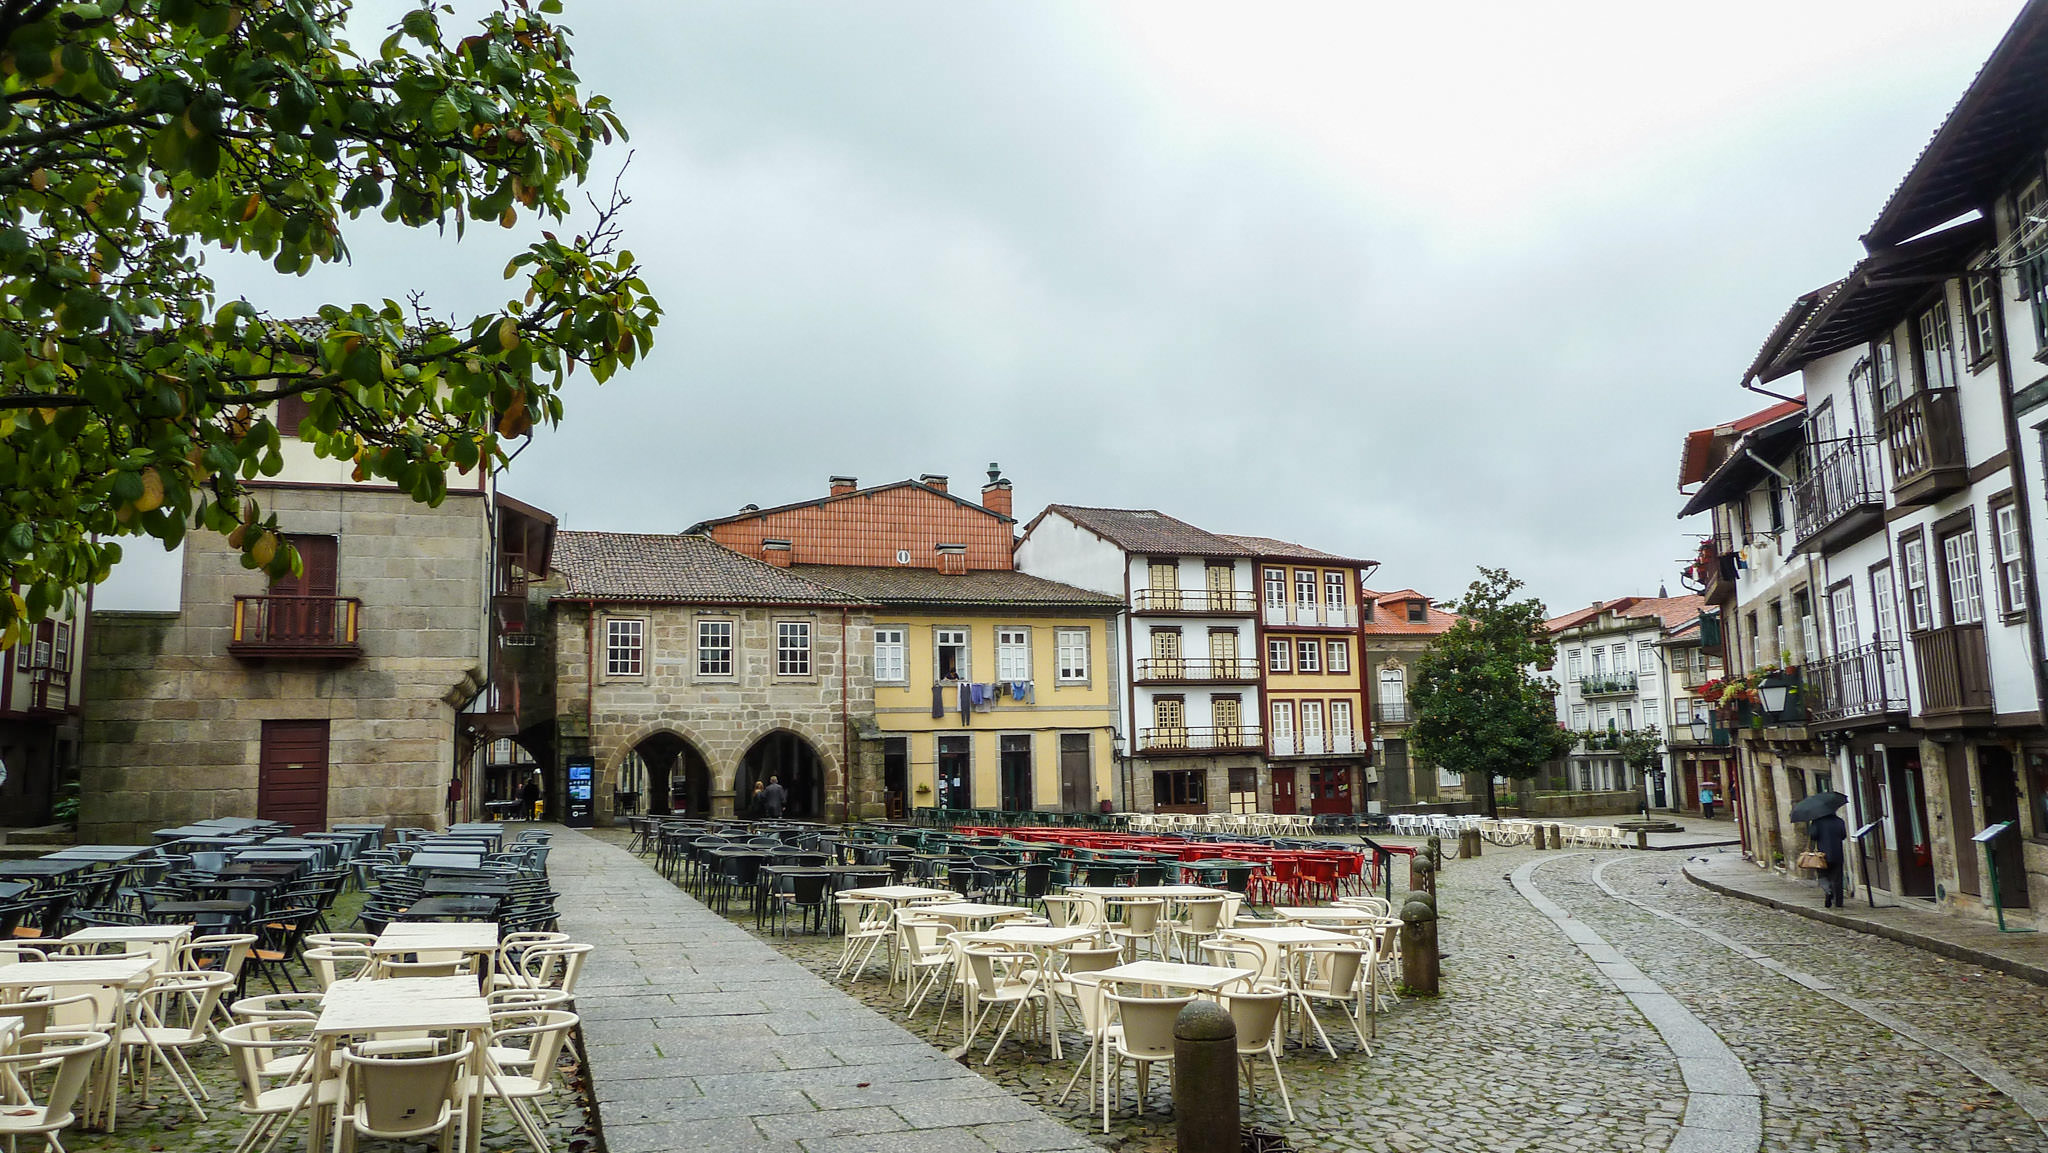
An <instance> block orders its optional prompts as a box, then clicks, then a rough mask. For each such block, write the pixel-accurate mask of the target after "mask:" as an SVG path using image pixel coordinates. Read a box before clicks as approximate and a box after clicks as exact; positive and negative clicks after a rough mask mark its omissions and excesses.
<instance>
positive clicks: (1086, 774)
mask: <svg viewBox="0 0 2048 1153" xmlns="http://www.w3.org/2000/svg"><path fill="white" fill-rule="evenodd" d="M1094 760H1095V755H1094V751H1093V750H1092V749H1091V748H1090V747H1089V739H1088V734H1087V733H1061V734H1060V808H1061V809H1062V810H1064V811H1066V812H1069V813H1081V812H1086V811H1088V810H1089V809H1092V808H1094V807H1095V766H1094Z"/></svg>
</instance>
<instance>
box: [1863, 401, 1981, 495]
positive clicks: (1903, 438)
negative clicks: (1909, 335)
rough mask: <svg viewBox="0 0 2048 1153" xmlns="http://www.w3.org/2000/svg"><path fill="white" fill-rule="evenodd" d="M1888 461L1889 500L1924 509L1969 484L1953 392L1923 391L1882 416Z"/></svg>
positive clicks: (1960, 416) (1957, 407)
mask: <svg viewBox="0 0 2048 1153" xmlns="http://www.w3.org/2000/svg"><path fill="white" fill-rule="evenodd" d="M1884 434H1885V445H1886V446H1887V448H1889V449H1890V452H1891V458H1892V498H1893V499H1894V500H1897V501H1898V502H1899V503H1900V504H1927V503H1929V502H1930V501H1934V500H1937V499H1939V498H1941V497H1943V496H1946V495H1948V494H1949V493H1952V492H1955V491H1957V490H1958V489H1961V488H1963V487H1964V486H1965V485H1967V484H1969V483H1970V469H1969V466H1968V465H1966V464H1965V463H1964V461H1963V418H1962V411H1961V409H1960V407H1959V406H1958V405H1957V403H1956V390H1955V389H1953V388H1930V389H1923V390H1921V391H1919V392H1916V393H1914V394H1912V395H1911V396H1908V397H1906V398H1904V399H1902V400H1900V401H1899V403H1897V404H1895V405H1893V406H1892V407H1891V408H1890V410H1888V411H1887V412H1886V413H1885V414H1884Z"/></svg>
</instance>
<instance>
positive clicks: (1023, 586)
mask: <svg viewBox="0 0 2048 1153" xmlns="http://www.w3.org/2000/svg"><path fill="white" fill-rule="evenodd" d="M789 572H790V573H791V574H793V575H797V576H801V577H803V578H804V579H805V580H808V581H815V582H817V583H818V584H821V585H825V586H828V587H830V588H835V589H839V590H840V591H842V592H844V593H847V594H848V595H850V596H854V597H858V598H859V599H861V600H863V601H869V602H872V603H875V604H884V605H921V604H928V605H982V606H989V607H998V606H1003V605H1016V606H1030V607H1036V608H1059V607H1071V608H1086V609H1115V608H1120V607H1122V605H1123V601H1122V599H1121V598H1118V597H1113V596H1108V595H1106V594H1103V593H1098V592H1089V591H1088V590H1087V589H1079V588H1075V587H1074V586H1073V585H1066V584H1061V583H1059V582H1058V581H1049V580H1046V579H1045V578H1044V577H1036V576H1032V575H1031V574H1030V573H1023V572H1017V571H1016V570H1014V569H969V570H968V571H966V572H964V573H942V572H939V571H938V570H936V569H928V568H910V567H904V568H870V567H866V566H862V565H822V564H819V565H791V566H790V568H789Z"/></svg>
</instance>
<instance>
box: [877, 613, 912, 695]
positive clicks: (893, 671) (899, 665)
mask: <svg viewBox="0 0 2048 1153" xmlns="http://www.w3.org/2000/svg"><path fill="white" fill-rule="evenodd" d="M875 683H876V684H880V685H907V684H909V683H910V630H909V629H908V628H906V627H904V626H903V625H876V626H875Z"/></svg>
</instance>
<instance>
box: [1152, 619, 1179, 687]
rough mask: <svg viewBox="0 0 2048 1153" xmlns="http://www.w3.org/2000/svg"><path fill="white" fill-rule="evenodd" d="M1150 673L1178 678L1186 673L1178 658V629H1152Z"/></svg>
mask: <svg viewBox="0 0 2048 1153" xmlns="http://www.w3.org/2000/svg"><path fill="white" fill-rule="evenodd" d="M1152 675H1153V676H1155V677H1167V678H1171V679H1173V680H1179V679H1180V678H1181V677H1183V676H1185V675H1186V666H1185V665H1184V664H1182V663H1181V659H1180V630H1179V629H1153V630H1152Z"/></svg>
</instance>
